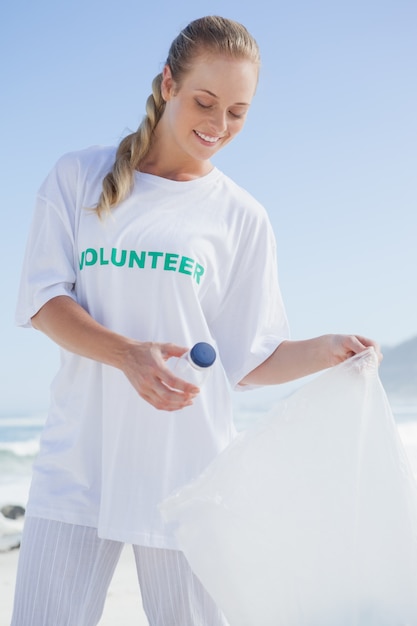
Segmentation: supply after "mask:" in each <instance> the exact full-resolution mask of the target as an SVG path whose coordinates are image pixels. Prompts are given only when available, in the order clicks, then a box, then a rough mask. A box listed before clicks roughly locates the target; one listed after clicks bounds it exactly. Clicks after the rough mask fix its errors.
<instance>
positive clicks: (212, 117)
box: [13, 17, 375, 626]
mask: <svg viewBox="0 0 417 626" xmlns="http://www.w3.org/2000/svg"><path fill="white" fill-rule="evenodd" d="M259 63H260V60H259V50H258V46H257V44H256V42H255V41H254V39H253V38H252V37H251V36H250V34H249V33H248V32H247V30H246V29H245V28H244V27H243V26H241V25H240V24H237V23H235V22H233V21H230V20H226V19H222V18H219V17H206V18H202V19H199V20H195V21H194V22H192V23H191V24H189V25H188V26H187V27H186V28H185V29H184V30H183V31H182V32H181V33H180V34H179V35H178V37H177V38H176V39H175V40H174V42H173V43H172V45H171V48H170V50H169V54H168V58H167V61H166V64H165V67H164V69H163V72H162V73H161V74H160V75H158V76H157V77H156V78H155V80H154V82H153V93H152V95H151V96H150V97H149V99H148V102H147V115H146V117H145V118H144V120H143V122H142V124H141V126H140V127H139V129H138V131H137V132H136V133H133V134H131V135H129V136H128V137H126V138H125V139H124V140H123V141H122V142H121V144H120V145H119V147H118V148H117V150H115V149H113V148H102V147H93V148H89V149H87V150H83V151H80V152H77V153H73V154H69V155H65V156H64V157H63V158H61V159H60V160H59V161H58V163H57V164H56V166H55V167H54V169H53V170H52V172H51V173H50V175H49V176H48V177H47V179H46V181H45V182H44V184H43V185H42V187H41V189H40V191H39V196H38V203H37V208H36V212H35V217H34V223H33V226H32V230H31V235H30V238H29V242H28V247H27V253H26V259H25V263H24V268H23V275H22V284H21V292H20V297H19V303H18V311H17V322H18V324H20V325H22V326H33V327H34V328H36V329H38V330H40V331H42V332H44V333H46V334H47V335H48V336H49V337H50V338H51V339H52V340H54V341H55V342H56V343H57V344H59V346H61V348H62V363H61V368H60V371H59V373H58V375H57V377H56V379H55V381H54V382H53V385H52V401H51V407H50V411H49V415H48V420H47V423H46V426H45V430H44V433H43V436H42V441H41V450H40V454H39V457H38V459H37V462H36V464H35V467H34V476H33V481H32V486H31V492H30V497H29V502H28V506H27V519H26V527H25V534H24V538H23V542H22V548H21V554H20V564H19V573H18V580H17V590H16V598H15V612H14V618H13V625H14V626H17V625H19V626H29V625H34V626H42V625H49V626H52V625H56V624H60V625H67V624H68V625H76V626H84V625H90V624H91V625H93V624H97V623H98V621H99V619H100V615H101V612H102V609H103V605H104V601H105V595H106V591H107V588H108V585H109V583H110V580H111V576H112V574H113V571H114V568H115V566H116V563H117V560H118V557H119V555H120V551H121V549H122V546H123V543H124V542H128V543H131V544H133V546H134V553H135V559H136V565H137V570H138V577H139V581H140V585H141V590H142V597H143V603H144V609H145V611H146V614H147V616H148V619H149V623H150V624H151V625H152V626H155V625H170V626H172V625H173V624H178V625H181V626H186V625H190V626H191V625H192V626H195V625H197V624H206V625H210V626H213V625H216V624H225V623H226V622H225V620H224V617H223V616H222V614H221V612H220V611H219V610H218V609H217V607H216V606H215V605H214V603H213V602H212V600H211V599H210V597H209V596H208V595H207V593H206V592H205V590H204V589H203V588H202V586H201V584H200V583H199V581H198V580H197V579H196V578H195V577H194V576H193V574H192V572H191V571H190V568H189V566H188V564H187V562H186V561H185V558H184V556H183V555H182V554H181V553H180V552H178V551H177V549H176V547H177V546H176V543H175V538H174V536H173V529H172V528H170V527H169V526H167V525H166V524H164V523H163V521H162V519H161V517H160V514H159V511H158V504H159V503H160V502H161V501H162V500H163V499H164V498H165V497H166V496H168V495H169V494H170V493H171V492H173V491H175V490H177V489H178V488H180V487H181V486H182V485H184V484H185V483H187V482H188V481H190V480H192V479H193V478H195V477H196V476H197V475H198V474H199V473H200V472H201V471H202V470H203V469H204V468H205V467H206V465H207V464H208V463H209V462H210V461H211V460H212V459H213V458H214V457H215V456H216V455H217V454H218V453H219V452H220V451H221V450H222V449H224V448H225V447H226V446H227V445H228V444H229V443H230V441H231V440H232V438H233V437H234V435H235V430H234V427H233V422H232V411H231V403H230V398H229V388H230V386H231V387H235V388H240V389H243V388H244V387H247V388H250V387H251V386H253V385H263V384H278V383H281V382H285V381H288V380H291V379H294V378H297V377H301V376H304V375H307V374H310V373H313V372H316V371H319V370H321V369H323V368H327V367H329V366H331V365H334V364H336V363H338V362H340V361H343V360H344V359H346V358H348V357H349V356H351V355H353V354H355V353H357V352H360V351H361V350H363V349H365V348H366V347H368V346H370V345H375V344H374V343H373V342H372V341H370V340H368V339H365V338H362V337H358V336H345V335H326V336H323V337H318V338H315V339H311V340H306V341H290V340H289V338H288V337H289V333H288V324H287V319H286V315H285V310H284V306H283V303H282V298H281V294H280V290H279V285H278V279H277V268H276V256H275V241H274V236H273V232H272V228H271V225H270V223H269V220H268V217H267V215H266V212H265V210H264V209H263V207H262V206H260V205H259V203H257V202H256V201H255V200H254V199H253V198H252V197H251V196H250V195H249V194H248V193H247V192H246V191H244V190H243V189H241V188H240V187H238V186H237V185H236V184H235V183H233V182H232V181H231V180H230V179H229V178H228V177H227V176H225V175H224V174H222V173H221V172H220V171H219V170H217V169H216V168H215V167H213V165H212V163H211V158H212V157H213V155H214V154H215V153H216V152H218V150H220V149H221V148H222V147H223V146H225V145H226V144H227V143H229V142H230V141H231V140H232V139H233V138H234V137H235V136H236V135H237V134H238V133H239V132H240V130H241V129H242V128H243V125H244V123H245V118H246V115H247V112H248V110H249V107H250V104H251V101H252V98H253V96H254V94H255V89H256V85H257V81H258V73H259ZM196 341H208V342H209V343H212V344H213V345H214V346H215V348H216V351H217V353H218V359H217V360H216V362H215V365H214V366H213V372H212V375H211V377H210V378H209V380H208V382H207V383H206V385H205V386H204V387H203V388H202V389H201V391H200V390H199V389H198V388H197V387H195V386H194V385H192V384H190V383H187V382H186V381H184V380H181V379H179V378H178V377H176V376H175V375H174V374H173V373H172V371H171V369H170V367H169V364H168V363H167V361H168V360H169V359H171V358H172V357H179V356H180V355H182V354H183V353H184V352H185V351H186V349H187V347H189V346H191V345H192V344H193V343H195V342H196ZM202 549H204V546H202Z"/></svg>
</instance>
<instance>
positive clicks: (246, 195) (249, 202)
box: [218, 172, 269, 221]
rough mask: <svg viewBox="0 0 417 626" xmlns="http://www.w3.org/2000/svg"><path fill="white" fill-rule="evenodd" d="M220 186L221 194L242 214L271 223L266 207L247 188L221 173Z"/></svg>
mask: <svg viewBox="0 0 417 626" xmlns="http://www.w3.org/2000/svg"><path fill="white" fill-rule="evenodd" d="M219 174H220V175H219V177H218V184H219V187H220V190H221V193H222V194H224V197H225V198H228V200H229V202H230V203H231V204H233V205H234V206H235V207H236V208H237V209H238V210H240V211H242V213H245V214H247V215H248V216H252V217H254V218H258V219H265V220H266V221H269V217H268V213H267V211H266V209H265V207H264V206H263V205H262V204H261V203H260V202H259V201H258V200H257V199H256V198H255V197H254V196H253V195H252V194H251V193H250V192H249V191H248V190H247V189H246V188H245V187H242V186H241V185H239V184H238V183H236V182H235V181H234V180H233V179H232V178H230V177H229V176H227V175H226V174H224V173H223V172H219Z"/></svg>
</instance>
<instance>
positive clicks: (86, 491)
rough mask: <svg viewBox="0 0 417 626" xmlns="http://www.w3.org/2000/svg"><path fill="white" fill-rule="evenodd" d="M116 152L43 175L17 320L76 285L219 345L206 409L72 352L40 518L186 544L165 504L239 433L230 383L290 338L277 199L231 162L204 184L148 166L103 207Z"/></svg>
mask: <svg viewBox="0 0 417 626" xmlns="http://www.w3.org/2000/svg"><path fill="white" fill-rule="evenodd" d="M113 160H114V149H113V148H111V149H109V148H97V147H95V148H90V149H88V150H85V151H81V152H79V153H75V154H70V155H66V156H64V157H62V158H61V159H60V160H59V162H58V163H57V165H56V167H55V168H54V169H53V170H52V172H51V173H50V175H49V176H48V177H47V179H46V181H45V182H44V184H43V185H42V187H41V189H40V191H39V196H38V202H37V206H36V210H35V215H34V219H33V224H32V228H31V232H30V237H29V241H28V246H27V253H26V257H25V261H24V267H23V272H22V282H21V289H20V295H19V300H18V306H17V313H16V320H17V323H18V324H19V325H22V326H30V318H31V316H33V315H34V314H35V313H36V312H37V311H38V310H39V308H40V307H42V305H43V304H44V303H45V302H47V301H48V300H49V299H50V298H52V297H54V296H57V295H62V294H64V295H69V296H70V297H72V298H74V299H75V300H76V301H78V302H79V303H80V304H81V305H82V306H83V307H84V308H85V309H86V310H87V311H89V313H90V314H91V315H92V316H93V317H94V318H95V319H96V320H98V321H99V322H101V323H102V324H104V325H105V326H107V327H108V328H111V329H113V330H114V331H116V332H119V333H121V334H124V335H127V336H130V337H132V338H134V339H137V340H144V341H149V340H152V341H161V342H166V341H168V342H174V343H178V344H180V345H184V346H192V345H193V344H194V343H195V342H197V341H207V342H210V343H212V344H213V345H214V347H215V348H216V351H217V353H218V359H217V360H216V362H215V364H214V366H213V372H212V374H211V376H210V377H209V380H208V381H207V383H206V385H205V386H204V388H203V390H202V392H201V394H200V396H199V398H198V399H197V400H196V402H195V404H194V406H193V407H188V408H186V409H184V410H183V411H181V412H176V413H169V412H161V411H157V410H155V409H154V408H152V407H151V406H150V405H149V404H147V403H146V402H145V401H143V400H142V399H141V398H140V397H139V396H138V395H137V393H136V392H135V391H134V390H133V388H132V387H131V385H130V384H129V383H128V381H127V379H126V378H125V377H124V375H123V374H122V373H121V372H120V371H118V370H116V369H114V368H112V367H109V366H103V365H101V364H99V363H96V362H93V361H91V360H89V359H85V358H81V357H79V356H76V355H74V354H71V353H69V352H66V351H62V362H61V368H60V371H59V373H58V375H57V377H56V379H55V381H54V383H53V385H52V403H51V408H50V411H49V416H48V420H47V424H46V428H45V431H44V434H43V437H42V441H41V451H40V454H39V457H38V459H37V461H36V464H35V467H34V478H33V482H32V488H31V493H30V499H29V503H28V511H27V514H28V515H36V516H39V517H46V518H50V519H57V520H61V521H65V522H70V523H75V524H81V525H90V526H96V527H98V529H99V535H100V536H101V537H105V538H109V539H115V540H120V541H126V542H129V543H134V544H142V545H149V546H155V547H166V548H175V547H176V542H175V538H174V536H173V534H172V530H171V528H170V527H169V525H166V524H165V523H164V522H163V521H162V519H161V516H160V513H159V510H158V508H157V505H158V503H159V502H160V501H161V500H163V499H164V498H165V497H166V496H167V495H168V494H169V493H171V492H172V491H174V490H176V489H178V488H179V487H180V486H181V485H183V484H185V483H186V482H188V481H189V480H191V479H192V478H193V477H196V476H197V475H198V474H199V473H200V472H201V471H202V469H203V468H204V467H205V466H206V465H207V464H208V463H209V462H210V461H211V460H212V459H213V458H214V457H215V456H216V455H217V454H218V453H219V452H220V451H221V450H222V449H224V448H225V447H226V446H227V445H228V444H229V443H230V442H231V440H232V439H233V437H234V436H235V429H234V426H233V421H232V409H231V402H230V393H229V391H230V386H232V387H235V386H236V385H237V383H238V382H239V381H240V380H241V379H242V378H243V377H244V376H245V375H246V374H247V373H248V372H249V371H251V370H252V369H253V368H254V367H256V366H257V365H258V364H259V363H261V362H262V361H263V360H265V358H267V357H268V356H269V355H270V354H271V353H272V352H273V350H274V349H275V348H276V347H277V346H278V345H279V343H280V342H281V341H282V340H283V339H285V338H287V337H288V325H287V320H286V316H285V311H284V307H283V303H282V299H281V295H280V290H279V285H278V278H277V267H276V250H275V240H274V236H273V232H272V228H271V225H270V223H269V220H268V218H267V215H266V212H265V210H264V209H263V208H262V207H261V206H260V205H259V204H258V203H257V202H256V201H255V200H254V199H253V198H252V197H251V196H250V195H249V194H248V193H247V192H246V191H244V190H242V189H241V188H239V187H238V186H237V185H235V184H234V183H233V182H232V181H231V180H230V179H229V178H227V177H226V176H225V175H223V174H222V173H221V172H220V171H218V170H217V169H214V170H212V171H211V172H210V173H209V174H208V175H207V176H205V177H203V178H199V179H196V180H193V181H190V182H177V181H172V180H167V179H163V178H159V177H156V176H153V175H149V174H143V173H137V174H136V179H135V186H134V189H133V193H132V195H131V196H130V197H129V198H128V199H127V200H126V201H125V202H123V203H122V204H121V205H120V206H119V207H117V208H116V209H114V210H113V213H112V215H111V216H110V217H108V218H106V219H103V220H100V219H99V218H98V217H97V215H96V213H95V212H93V211H90V210H89V209H88V207H92V206H94V205H95V203H96V202H97V199H98V196H99V193H100V190H101V181H102V178H103V176H104V175H105V174H106V173H107V171H108V170H109V169H110V168H111V165H112V163H113Z"/></svg>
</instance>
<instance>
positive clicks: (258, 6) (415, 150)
mask: <svg viewBox="0 0 417 626" xmlns="http://www.w3.org/2000/svg"><path fill="white" fill-rule="evenodd" d="M208 14H219V15H223V16H225V17H229V18H232V19H235V20H238V21H240V22H242V23H243V24H245V26H246V27H247V28H248V29H249V30H250V31H251V33H252V34H253V35H254V36H255V38H256V39H257V41H258V43H259V46H260V49H261V55H262V68H261V74H260V82H259V86H258V90H257V93H256V96H255V99H254V101H253V104H252V107H251V110H250V112H249V115H248V119H247V122H246V125H245V128H244V129H243V131H242V133H241V134H240V135H239V136H238V137H237V138H236V139H235V140H234V141H233V142H232V143H231V144H229V145H228V146H227V147H226V148H225V149H224V151H221V152H220V153H219V154H218V156H217V157H216V159H215V161H214V162H215V165H217V167H219V168H220V169H222V170H223V171H224V172H225V173H226V174H228V175H229V176H231V177H232V178H234V180H235V181H236V182H237V183H238V184H240V185H242V186H244V187H245V188H246V189H247V190H248V191H249V192H250V193H252V194H253V195H254V196H255V197H256V198H257V199H258V200H259V201H260V202H261V203H262V204H263V205H264V206H265V208H266V209H267V211H268V213H269V216H270V220H271V223H272V225H273V228H274V232H275V235H276V238H277V249H278V266H279V276H280V284H281V290H282V293H283V297H284V301H285V305H286V310H287V315H288V318H289V322H290V327H291V333H292V338H293V339H306V338H308V337H313V336H318V335H321V334H324V333H329V332H337V333H339V332H340V333H356V334H362V335H365V336H368V337H372V338H373V339H375V340H377V341H378V342H379V343H380V344H382V345H383V346H392V345H396V344H398V343H401V342H403V341H406V340H407V339H410V338H411V337H414V336H416V335H417V280H416V272H417V177H416V174H417V116H416V111H417V81H416V76H417V37H416V32H417V3H416V2H415V0H346V1H338V0H332V1H331V0H327V1H326V0H323V1H321V0H317V1H313V0H311V1H307V0H304V1H302V0H300V1H299V0H294V1H291V2H290V1H289V0H285V2H284V1H281V0H275V1H274V2H271V1H270V0H258V1H257V2H248V3H242V2H238V1H237V0H232V1H230V2H227V1H222V2H220V1H217V0H210V1H208V0H207V1H202V0H189V1H182V0H179V1H177V2H172V0H170V1H169V2H158V3H152V2H148V3H143V2H141V1H140V0H118V1H117V2H107V1H106V0H100V1H98V0H72V1H71V2H55V1H52V0H37V2H33V1H32V0H15V1H14V2H8V3H6V4H5V5H4V7H3V8H2V26H1V31H2V32H1V37H0V59H1V61H0V80H1V83H0V85H1V87H0V94H1V95H0V101H1V111H2V115H1V119H0V133H1V138H2V146H3V149H2V151H1V154H0V177H1V183H2V184H1V186H2V200H3V223H2V228H1V231H0V237H1V245H0V251H1V269H0V272H1V274H0V278H1V282H2V291H3V298H2V302H3V304H2V307H1V309H0V329H1V331H0V332H1V346H2V355H3V358H2V359H1V364H0V377H1V381H2V383H1V386H0V414H1V412H2V411H9V412H12V411H16V412H19V411H23V410H37V409H39V410H43V409H44V407H45V406H46V405H47V403H48V394H49V384H50V380H51V378H52V377H53V375H54V373H55V371H56V369H57V367H58V358H59V357H58V350H57V348H56V346H55V345H54V344H53V343H52V342H51V341H50V340H49V339H48V338H46V337H45V336H43V335H41V334H40V333H39V332H37V331H35V330H23V329H20V328H16V327H15V324H14V311H15V305H16V298H17V290H18V284H19V279H20V270H21V264H22V258H23V254H24V249H25V243H26V238H27V234H28V229H29V225H30V220H31V216H32V212H33V207H34V200H35V196H36V192H37V189H38V187H39V186H40V184H41V182H42V181H43V179H44V178H45V176H46V175H47V173H48V172H49V170H50V169H51V168H52V167H53V165H54V163H55V161H56V160H57V159H58V158H59V157H60V156H61V155H62V154H64V153H66V152H68V151H71V150H77V149H80V148H84V147H87V146H90V145H93V144H102V145H110V144H112V145H115V144H117V143H118V142H119V141H120V139H121V138H122V137H123V136H124V135H125V134H126V133H127V132H130V131H132V130H134V129H136V127H137V126H138V125H139V123H140V121H141V119H142V117H143V115H144V111H145V101H146V98H147V97H148V95H149V93H150V85H151V82H152V79H153V77H154V76H155V75H156V74H157V73H159V72H160V71H161V70H162V67H163V65H164V61H165V59H166V56H167V52H168V48H169V45H170V43H171V41H172V40H173V39H174V38H175V37H176V35H177V34H178V32H179V31H180V30H181V28H183V27H184V26H185V25H186V24H187V23H188V22H189V21H190V20H192V19H195V18H197V17H201V16H202V15H208ZM242 306H244V303H242ZM236 313H237V315H238V314H239V311H237V312H236Z"/></svg>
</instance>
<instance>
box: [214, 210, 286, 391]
mask: <svg viewBox="0 0 417 626" xmlns="http://www.w3.org/2000/svg"><path fill="white" fill-rule="evenodd" d="M212 329H213V333H214V336H215V337H216V340H217V345H218V349H219V352H220V355H221V359H222V362H223V365H224V368H225V371H226V374H227V376H228V378H229V382H230V384H231V385H232V387H233V388H235V389H236V390H239V391H243V390H247V389H250V388H252V387H253V386H252V385H245V386H239V382H240V381H241V380H242V379H243V378H244V377H245V376H246V375H247V374H248V373H249V372H251V371H252V370H253V369H255V368H256V367H257V366H258V365H260V364H261V363H263V361H265V360H266V359H267V358H268V357H269V356H270V355H271V354H272V353H273V352H274V350H275V349H276V348H277V347H278V346H279V345H280V343H281V342H282V341H284V340H286V339H289V325H288V320H287V315H286V311H285V307H284V303H283V299H282V294H281V289H280V286H279V282H278V265H277V254H276V240H275V236H274V233H273V230H272V226H271V224H270V222H269V219H268V218H267V217H266V216H265V217H261V218H258V219H257V220H256V221H255V224H252V225H251V226H250V227H249V228H246V235H243V236H242V238H241V241H240V244H239V249H238V250H237V252H236V255H235V260H234V264H233V268H232V271H231V273H230V279H229V281H228V286H227V289H226V290H225V297H224V299H223V302H222V305H221V307H220V310H219V312H218V315H217V316H216V319H215V320H214V321H213V324H212Z"/></svg>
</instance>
